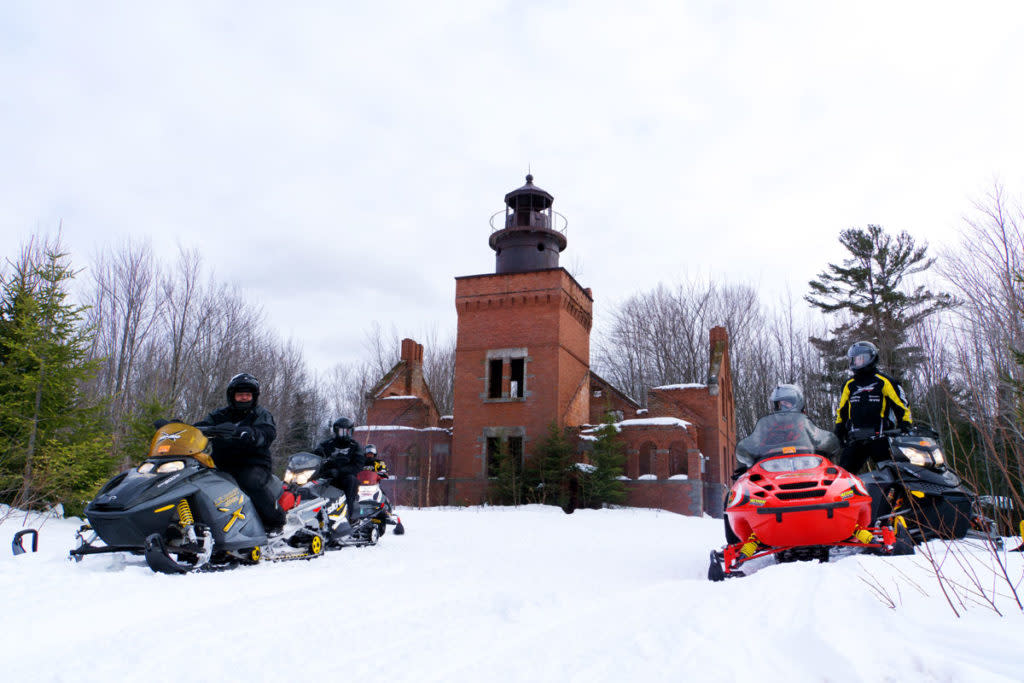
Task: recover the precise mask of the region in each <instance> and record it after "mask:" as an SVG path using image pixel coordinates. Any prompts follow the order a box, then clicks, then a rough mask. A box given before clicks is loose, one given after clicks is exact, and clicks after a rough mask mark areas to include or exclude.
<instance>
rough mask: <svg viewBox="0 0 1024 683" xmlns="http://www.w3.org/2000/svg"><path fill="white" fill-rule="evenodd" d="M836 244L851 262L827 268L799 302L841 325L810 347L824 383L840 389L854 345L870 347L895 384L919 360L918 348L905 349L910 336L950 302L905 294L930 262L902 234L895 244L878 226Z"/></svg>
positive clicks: (926, 293) (844, 235)
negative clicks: (824, 367)
mask: <svg viewBox="0 0 1024 683" xmlns="http://www.w3.org/2000/svg"><path fill="white" fill-rule="evenodd" d="M839 242H840V243H841V244H842V245H843V247H845V248H846V250H847V251H848V252H849V253H850V257H849V258H846V259H844V260H843V264H842V265H841V266H840V265H836V264H834V263H830V264H829V265H828V269H827V270H825V271H824V272H822V273H820V274H819V275H818V279H816V280H811V281H810V282H809V283H808V284H809V285H810V288H811V292H810V294H807V295H806V296H805V297H804V299H805V300H806V301H807V302H808V303H809V304H811V305H812V306H814V307H815V308H817V309H819V310H821V311H823V312H824V313H829V314H835V315H839V316H841V318H840V319H841V321H842V322H840V324H838V325H837V326H836V327H834V328H833V329H832V330H831V333H832V337H831V338H830V339H822V338H818V337H811V340H810V341H811V343H812V344H813V345H814V346H815V347H816V348H817V349H818V351H819V352H820V353H821V354H822V356H823V358H824V359H825V361H826V363H827V364H828V366H829V371H830V372H829V374H830V375H831V376H830V377H829V378H828V379H829V380H831V382H832V383H834V384H839V385H841V383H842V381H843V379H844V378H845V369H846V364H845V358H844V356H845V353H846V349H847V347H849V345H850V344H852V343H853V342H855V341H858V340H867V341H871V342H874V343H875V344H876V345H877V346H878V348H879V361H880V364H881V365H882V367H884V368H886V369H887V371H888V372H890V373H891V374H892V375H893V376H895V377H897V378H900V377H902V376H904V375H906V374H908V373H909V372H910V371H912V370H913V369H914V368H915V367H916V366H918V365H919V364H920V363H921V362H922V360H923V356H922V350H921V348H920V347H917V346H913V345H910V344H908V332H909V330H910V329H912V328H913V327H914V326H915V325H917V324H918V323H920V322H921V321H923V320H924V319H925V318H927V317H928V316H930V315H932V314H933V313H936V312H938V311H941V310H943V309H947V308H950V307H951V306H953V305H954V304H955V301H954V299H953V297H952V296H950V295H949V294H945V293H941V292H940V293H935V292H932V291H930V290H928V289H927V288H926V287H925V286H924V285H917V286H916V287H913V288H912V289H906V288H907V286H908V282H907V278H909V277H910V276H912V275H915V274H917V273H922V272H924V271H926V270H928V268H930V267H931V266H932V264H933V263H934V261H935V259H933V258H928V256H927V250H928V245H927V244H923V245H920V246H918V245H917V244H916V243H915V241H914V238H913V237H911V236H910V235H909V234H907V233H906V232H901V233H900V234H899V235H897V236H896V237H895V238H894V237H893V236H891V235H889V234H888V233H886V232H885V231H884V230H883V229H882V228H881V227H880V226H877V225H869V226H867V229H861V228H849V229H847V230H843V231H842V232H841V233H840V234H839Z"/></svg>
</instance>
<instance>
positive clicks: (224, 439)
mask: <svg viewBox="0 0 1024 683" xmlns="http://www.w3.org/2000/svg"><path fill="white" fill-rule="evenodd" d="M225 393H226V394H227V399H228V404H227V406H225V407H223V408H220V409H218V410H215V411H213V412H212V413H210V414H209V415H207V416H206V417H205V418H203V419H202V420H201V421H200V422H197V423H196V424H195V426H196V427H217V428H218V429H217V433H215V434H213V435H211V436H210V440H211V441H212V442H213V462H214V464H215V465H216V466H217V469H219V470H222V471H224V472H227V473H228V474H230V475H231V476H233V477H234V478H235V481H237V482H238V486H239V488H241V489H242V491H244V492H245V493H246V495H248V496H249V498H250V499H251V500H252V503H253V505H254V506H255V507H256V512H258V513H259V516H260V519H261V520H262V521H263V525H264V527H265V528H266V532H267V533H268V534H271V533H277V532H279V531H280V530H281V528H282V527H283V526H284V513H283V512H281V510H279V509H278V507H277V503H276V501H275V495H276V492H271V491H270V490H269V489H268V488H267V487H268V485H269V483H270V479H271V460H270V444H271V443H273V442H274V439H275V438H276V437H277V427H276V426H275V425H274V416H273V415H271V414H270V411H268V410H267V409H266V408H263V407H262V406H260V405H259V398H260V383H259V381H258V380H257V379H256V378H255V377H253V376H252V375H250V374H249V373H246V372H243V373H240V374H237V375H235V376H234V377H232V378H231V380H230V381H229V382H228V386H227V390H226V392H225Z"/></svg>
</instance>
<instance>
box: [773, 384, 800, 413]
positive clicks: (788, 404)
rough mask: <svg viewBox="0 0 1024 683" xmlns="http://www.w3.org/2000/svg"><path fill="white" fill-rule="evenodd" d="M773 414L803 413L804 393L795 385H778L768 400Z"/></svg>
mask: <svg viewBox="0 0 1024 683" xmlns="http://www.w3.org/2000/svg"><path fill="white" fill-rule="evenodd" d="M768 400H769V401H770V402H771V404H772V412H773V413H802V412H804V392H803V391H801V390H800V387H798V386H797V385H795V384H780V385H778V386H777V387H775V390H774V391H772V395H771V396H770V397H769V398H768Z"/></svg>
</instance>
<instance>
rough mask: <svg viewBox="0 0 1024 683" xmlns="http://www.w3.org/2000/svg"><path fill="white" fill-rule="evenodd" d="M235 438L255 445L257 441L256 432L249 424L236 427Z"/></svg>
mask: <svg viewBox="0 0 1024 683" xmlns="http://www.w3.org/2000/svg"><path fill="white" fill-rule="evenodd" d="M235 438H236V439H238V440H239V441H241V442H242V443H244V444H248V445H254V444H255V443H256V432H254V431H253V430H252V427H250V426H248V425H238V427H236V428H235Z"/></svg>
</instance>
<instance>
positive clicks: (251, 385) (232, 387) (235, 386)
mask: <svg viewBox="0 0 1024 683" xmlns="http://www.w3.org/2000/svg"><path fill="white" fill-rule="evenodd" d="M239 391H248V392H250V393H251V394H252V401H251V402H250V403H235V394H236V393H238V392H239ZM226 393H227V395H228V405H229V406H231V407H232V408H255V407H256V404H257V403H258V402H259V400H260V381H259V380H258V379H256V378H255V377H253V376H252V375H250V374H249V373H248V372H240V373H238V374H237V375H235V376H234V377H232V378H231V380H230V381H229V382H228V388H227V392H226Z"/></svg>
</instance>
